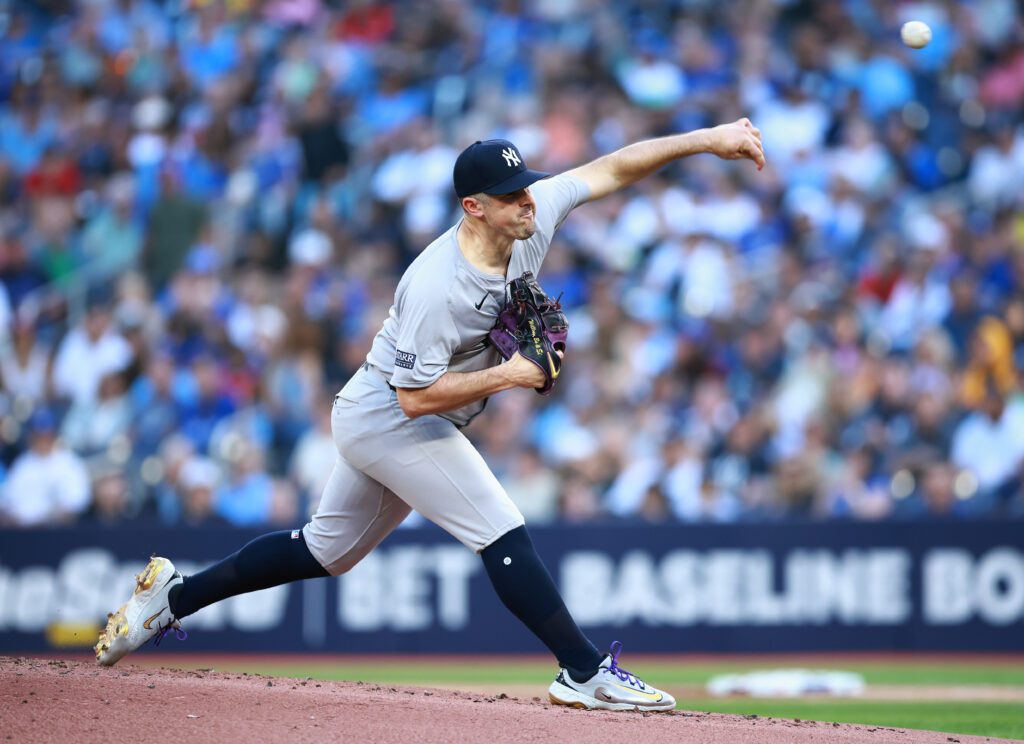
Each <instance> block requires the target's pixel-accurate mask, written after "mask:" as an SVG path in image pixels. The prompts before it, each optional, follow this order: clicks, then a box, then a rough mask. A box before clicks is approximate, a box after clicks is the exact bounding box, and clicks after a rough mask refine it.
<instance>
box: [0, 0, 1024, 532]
mask: <svg viewBox="0 0 1024 744" xmlns="http://www.w3.org/2000/svg"><path fill="white" fill-rule="evenodd" d="M909 18H918V19H921V20H924V21H926V22H928V23H929V24H930V25H931V27H932V29H933V31H934V41H933V42H932V44H931V45H930V46H929V47H927V48H926V49H924V50H921V51H911V50H908V49H906V48H903V47H902V46H900V45H899V34H898V29H899V25H900V24H901V23H902V22H903V21H904V20H907V19H909ZM0 33H2V40H0V102H2V103H0V122H2V123H0V343H2V345H3V352H2V355H0V448H2V449H0V455H2V464H3V468H2V470H3V471H4V472H3V475H2V481H0V521H2V522H3V523H6V524H16V525H37V524H53V523H62V522H71V521H77V522H89V523H95V524H108V523H124V522H125V521H127V520H152V521H160V522H164V523H168V524H198V523H208V522H226V523H230V524H234V525H256V524H283V525H294V524H296V523H298V522H300V521H301V520H302V518H303V515H304V513H305V512H307V511H308V510H309V509H311V508H312V506H314V505H315V502H316V500H317V498H318V495H319V490H320V487H321V485H322V483H323V482H324V481H325V479H326V478H327V476H328V474H329V473H330V470H331V466H332V463H333V460H334V457H335V452H334V447H333V443H332V441H331V437H330V432H329V418H330V401H331V397H332V396H333V394H334V392H335V391H336V390H337V389H338V388H339V387H340V386H341V385H342V384H343V382H344V381H345V379H346V378H347V376H348V375H349V374H350V373H351V372H353V371H354V370H355V369H356V367H357V366H358V365H359V364H360V363H361V362H362V360H363V358H364V356H365V354H366V352H367V351H368V349H369V346H370V342H371V339H372V337H373V335H374V333H376V331H377V330H378V329H379V327H380V324H381V322H382V320H383V318H384V317H385V315H386V312H387V308H388V306H389V305H390V303H391V300H392V297H393V291H394V286H395V283H396V281H397V277H398V276H399V275H400V273H401V271H402V270H403V268H404V267H405V266H406V265H408V263H409V262H410V261H411V260H412V258H413V257H414V256H415V255H416V253H417V251H419V250H421V249H422V248H423V247H424V246H425V245H426V244H427V243H428V242H429V241H430V240H431V239H432V238H433V237H434V236H435V234H437V233H439V232H441V231H442V230H443V229H445V228H446V227H447V226H448V225H450V224H451V223H452V222H453V221H454V220H455V219H457V213H456V207H457V205H456V201H455V198H454V195H453V192H452V188H451V167H452V164H453V162H454V158H455V156H456V154H457V153H458V151H459V150H460V149H461V148H462V147H464V146H465V145H467V144H469V143H470V142H472V141H473V140H475V139H483V138H487V137H492V136H503V137H507V138H509V139H512V140H513V141H515V142H516V143H517V144H518V145H519V147H520V148H521V150H522V151H523V153H524V155H525V156H526V158H527V160H528V162H529V163H530V166H531V167H533V168H538V169H544V170H549V171H554V172H558V171H561V170H564V169H566V168H568V167H571V166H573V165H575V164H578V163H580V162H583V161H585V160H588V159H590V158H592V157H595V156H597V155H600V154H603V153H605V152H609V151H611V150H613V149H615V148H617V147H619V146H622V145H624V144H628V143H629V142H632V141H635V140H638V139H643V138H647V137H652V136H657V135H663V134H668V133H673V132H678V131H686V130H690V129H694V128H698V127H702V126H708V125H713V124H716V123H721V122H725V121H731V120H734V119H736V118H738V117H740V116H744V115H746V116H749V117H750V118H751V119H752V120H753V121H754V123H755V124H756V125H757V126H759V127H760V128H761V130H762V132H763V139H764V143H765V150H766V153H767V155H768V159H769V165H768V167H767V168H766V169H765V170H764V171H763V172H760V173H758V172H757V171H756V170H755V169H754V168H753V167H752V166H750V164H749V163H740V164H726V163H722V162H719V161H717V160H715V159H714V158H711V157H708V156H699V157H696V158H691V159H689V160H687V161H685V162H683V163H681V164H678V165H676V166H673V167H671V168H668V169H666V170H665V171H664V172H662V173H660V174H658V175H657V176H655V177H652V178H650V179H648V180H646V181H644V182H643V183H641V184H640V185H638V186H637V187H635V188H633V189H631V190H629V191H628V192H625V193H622V194H618V195H615V196H614V197H612V198H609V199H606V200H604V201H602V202H598V203H595V204H592V205H588V206H586V207H584V208H582V209H579V210H577V211H576V212H575V213H574V214H573V215H572V216H571V217H570V219H569V220H568V221H567V222H566V224H565V226H564V227H563V229H562V230H561V232H560V233H559V235H558V237H557V240H556V244H555V245H554V246H553V248H552V251H551V254H550V256H549V258H548V260H547V262H546V265H545V269H544V271H543V273H542V276H541V281H542V283H543V285H544V287H545V289H546V290H547V291H548V292H549V293H552V294H556V295H557V294H558V293H560V292H562V293H564V294H563V303H564V305H565V306H567V308H568V309H569V311H570V323H571V333H570V341H571V343H570V353H569V356H568V358H567V365H568V366H567V368H566V369H567V374H566V375H565V376H564V377H563V381H562V382H561V386H560V388H559V389H558V391H557V393H556V395H555V396H554V397H553V398H551V399H550V400H545V401H543V402H541V401H539V400H538V399H537V398H536V396H534V395H533V394H532V393H531V392H529V391H515V392H512V393H506V394H503V395H501V396H498V397H496V398H495V399H494V400H492V401H491V403H490V405H489V407H488V410H487V411H486V413H485V414H484V415H482V416H481V417H480V418H479V419H478V420H477V421H475V422H474V424H473V425H472V426H471V427H469V428H468V429H467V434H468V435H469V436H471V438H473V440H474V441H475V442H476V443H477V444H478V445H479V446H480V448H481V450H482V452H483V453H484V454H485V457H486V458H487V460H488V461H489V463H490V464H491V465H492V467H493V469H494V470H495V472H496V473H497V474H498V476H499V478H501V479H502V481H503V483H504V484H505V485H506V486H507V488H508V490H509V493H510V494H511V495H512V496H513V498H514V499H515V500H516V501H517V503H519V505H520V507H521V509H522V510H523V512H524V513H525V514H526V516H527V519H528V520H529V521H531V522H534V523H538V522H544V521H552V520H557V519H562V520H567V521H572V522H585V521H591V520H599V519H639V520H650V521H672V520H684V521H699V520H714V521H723V522H728V521H734V520H776V519H788V518H813V519H863V520H872V519H889V518H921V517H926V518H972V517H991V516H1000V517H1013V516H1018V517H1019V516H1021V515H1024V490H1022V463H1024V395H1022V391H1024V293H1022V288H1024V129H1022V127H1021V125H1020V122H1021V121H1022V120H1024V117H1022V113H1024V21H1022V18H1021V15H1020V14H1019V11H1018V10H1017V8H1016V6H1015V3H1014V2H1013V0H975V1H973V2H953V1H938V0H936V1H933V2H921V3H901V2H890V1H889V0H871V1H867V0H865V1H863V2H861V1H858V2H853V1H852V0H850V1H847V2H843V1H841V0H828V1H826V0H822V1H821V2H800V1H799V0H740V1H738V2H712V1H710V0H675V1H674V2H672V1H667V0H666V1H663V2H643V1H641V0H621V1H620V2H615V3H608V2H602V1H601V0H522V1H521V2H517V1H516V0H500V1H499V0H491V1H489V2H470V0H437V1H436V2H429V3H428V2H411V1H410V2H403V1H400V0H395V1H392V2H388V1H385V0H361V1H352V2H341V1H340V0H339V1H337V2H328V1H326V0H268V1H267V2H256V1H255V0H208V1H206V2H202V1H196V2H188V1H187V0H166V1H165V2H159V1H157V0H78V1H77V2H69V1H68V0H37V1H36V2H31V3H29V2H12V1H11V0H4V1H3V2H0Z"/></svg>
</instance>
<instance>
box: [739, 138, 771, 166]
mask: <svg viewBox="0 0 1024 744" xmlns="http://www.w3.org/2000/svg"><path fill="white" fill-rule="evenodd" d="M744 149H745V151H746V153H747V155H748V156H749V157H750V159H751V160H753V161H754V162H755V163H757V169H758V170H761V169H762V168H764V164H765V162H766V161H765V157H764V147H763V146H762V145H761V137H760V132H758V135H757V136H753V135H752V136H751V137H750V139H749V140H747V143H746V147H745V148H744Z"/></svg>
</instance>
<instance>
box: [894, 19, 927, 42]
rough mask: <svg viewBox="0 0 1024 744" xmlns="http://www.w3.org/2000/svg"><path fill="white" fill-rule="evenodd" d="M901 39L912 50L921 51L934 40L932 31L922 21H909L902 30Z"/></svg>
mask: <svg viewBox="0 0 1024 744" xmlns="http://www.w3.org/2000/svg"><path fill="white" fill-rule="evenodd" d="M900 37H901V38H902V39H903V43H904V44H906V45H907V46H908V47H910V48H911V49H920V48H921V47H925V46H928V42H929V41H931V40H932V30H931V29H930V28H928V24H927V23H924V22H922V21H907V22H906V23H904V24H903V27H902V28H901V29H900Z"/></svg>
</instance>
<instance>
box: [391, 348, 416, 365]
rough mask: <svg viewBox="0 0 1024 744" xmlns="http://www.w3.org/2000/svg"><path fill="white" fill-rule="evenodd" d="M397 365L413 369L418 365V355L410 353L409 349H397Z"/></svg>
mask: <svg viewBox="0 0 1024 744" xmlns="http://www.w3.org/2000/svg"><path fill="white" fill-rule="evenodd" d="M395 366H396V367H402V368H404V369H412V368H413V367H415V366H416V355H415V354H410V353H409V352H408V351H402V350H401V349H397V350H396V351H395Z"/></svg>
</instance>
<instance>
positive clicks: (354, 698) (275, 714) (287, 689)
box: [0, 657, 995, 744]
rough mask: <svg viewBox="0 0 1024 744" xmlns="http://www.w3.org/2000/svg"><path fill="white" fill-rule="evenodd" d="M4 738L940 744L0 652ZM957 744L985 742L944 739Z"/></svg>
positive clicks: (835, 728)
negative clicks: (110, 665) (12, 655)
mask: <svg viewBox="0 0 1024 744" xmlns="http://www.w3.org/2000/svg"><path fill="white" fill-rule="evenodd" d="M0 736H2V737H3V741H2V742H0V744H4V743H5V742H6V741H15V742H34V743H38V744H44V743H49V742H67V741H74V742H103V743H104V744H109V742H112V741H137V742H149V741H164V742H167V741H172V742H173V741H180V742H190V743H191V742H213V743H214V744H231V743H232V742H252V741H288V742H300V741H309V742H323V741H334V740H342V739H344V740H346V741H358V742H374V743H375V744H376V743H378V742H384V743H386V744H390V743H392V742H393V743H394V744H399V743H401V744H406V743H407V742H417V743H420V742H422V743H424V744H426V743H429V744H434V743H435V742H436V743H437V744H441V743H447V742H460V743H461V742H466V743H474V742H479V743H480V744H498V742H547V741H551V742H573V741H580V742H587V744H602V743H603V742H607V743H608V744H621V743H622V742H624V741H637V742H644V743H645V744H662V743H664V744H670V743H671V744H678V742H687V743H688V744H689V743H693V744H697V743H699V742H706V743H707V744H711V743H714V744H725V743H728V744H748V743H749V744H755V743H756V744H772V743H773V742H779V744H782V743H783V742H786V743H787V744H788V743H790V742H874V743H875V744H883V742H884V743H886V744H888V742H900V744H925V743H926V742H927V743H929V744H931V743H932V742H934V744H947V743H948V741H949V740H950V738H949V735H948V734H938V733H932V732H927V731H907V730H899V729H891V728H881V727H871V726H855V725H848V724H831V723H815V722H809V721H788V720H781V719H768V718H755V717H749V718H747V717H744V716H728V715H718V714H708V713H688V712H683V711H675V712H673V713H642V714H641V713H611V712H593V711H581V710H574V709H571V708H565V707H561V706H555V705H550V704H549V703H548V702H547V695H546V690H543V689H538V691H537V697H522V696H519V697H512V696H507V695H504V694H501V693H499V694H495V695H487V696H484V695H479V694H472V693H465V692H453V691H451V690H434V689H427V688H420V687H388V686H382V685H377V684H369V683H361V682H321V681H315V680H299V679H285V678H280V677H276V678H272V677H263V676H254V675H244V674H235V673H218V672H213V671H206V672H204V671H183V670H177V669H152V668H148V669H142V668H139V667H133V666H131V665H130V664H124V665H123V666H121V665H119V666H116V667H113V668H111V669H103V668H99V667H96V666H93V665H92V664H89V663H87V662H81V661H59V660H45V659H26V658H18V659H14V658H10V657H0ZM953 738H954V739H957V740H959V741H960V742H963V743H964V744H966V743H967V742H983V741H990V742H991V741H995V740H994V739H984V738H980V737H970V736H961V735H959V734H958V735H956V736H955V737H953Z"/></svg>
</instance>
